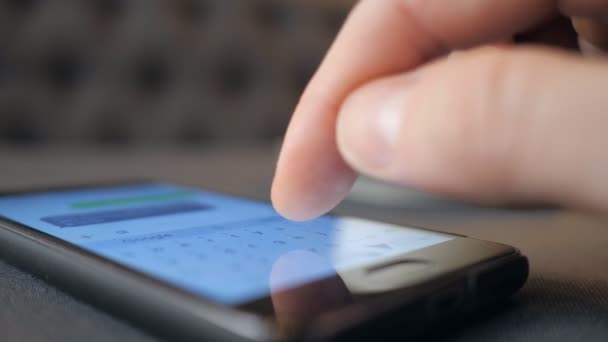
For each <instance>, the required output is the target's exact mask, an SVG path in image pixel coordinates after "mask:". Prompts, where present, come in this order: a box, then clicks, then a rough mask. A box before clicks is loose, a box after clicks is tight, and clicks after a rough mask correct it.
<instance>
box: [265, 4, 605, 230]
mask: <svg viewBox="0 0 608 342" xmlns="http://www.w3.org/2000/svg"><path fill="white" fill-rule="evenodd" d="M555 13H561V14H563V15H567V16H575V17H578V18H582V19H579V20H583V21H587V22H591V23H595V24H597V25H596V26H597V27H599V29H596V30H593V34H590V35H589V36H588V39H587V40H591V41H593V42H595V43H596V46H597V45H598V44H600V43H601V42H602V39H601V31H602V30H601V27H602V26H603V25H604V24H603V21H602V20H599V19H598V18H608V0H561V1H558V0H508V1H497V0H454V1H446V0H362V1H360V2H359V3H358V5H357V6H355V8H354V9H353V11H352V13H351V15H350V16H349V18H348V20H347V22H346V23H345V25H344V27H343V29H342V30H341V32H340V34H339V35H338V37H337V39H336V41H335V43H334V44H333V46H332V47H331V49H330V50H329V52H328V54H327V56H326V57H325V59H324V61H323V63H322V64H321V66H320V67H319V69H318V71H317V73H316V74H315V76H314V77H313V79H312V80H311V82H310V84H309V85H308V87H307V88H306V90H305V92H304V94H303V95H302V98H301V100H300V102H299V104H298V106H297V108H296V110H295V113H294V115H293V119H292V122H291V124H290V127H289V129H288V132H287V135H286V138H285V143H284V146H283V149H282V152H281V155H280V158H279V162H278V165H277V170H276V175H275V179H274V184H273V188H272V200H273V203H274V205H275V208H276V209H277V210H278V211H279V212H280V213H281V214H283V215H284V216H286V217H287V218H290V219H294V220H306V219H311V218H314V217H316V216H318V215H321V214H323V213H325V212H327V211H329V210H331V209H332V208H333V207H334V206H336V205H337V204H338V203H339V202H340V201H341V200H342V199H343V198H344V196H346V194H347V193H348V191H349V190H350V188H351V186H352V185H353V183H354V181H355V180H356V178H357V177H358V175H361V174H364V175H367V176H371V177H374V178H377V179H380V180H384V181H388V182H392V183H395V184H400V185H407V186H410V187H415V188H418V189H422V190H427V191H432V192H435V193H439V194H443V195H447V196H451V197H454V198H459V199H464V200H469V201H474V202H479V203H484V204H505V203H513V202H515V203H518V202H526V203H529V202H542V203H552V204H557V205H564V206H570V207H579V208H585V209H590V210H598V211H602V212H606V211H608V176H607V175H608V59H604V58H601V57H588V56H587V57H583V56H582V55H578V54H572V53H567V52H565V51H562V50H559V49H553V48H551V49H550V48H543V47H525V48H524V47H514V46H513V47H507V46H501V47H496V46H493V47H488V46H487V44H492V43H495V42H499V41H504V40H505V39H508V38H509V37H511V36H513V35H514V34H516V33H518V32H522V31H524V30H526V29H529V28H532V27H534V26H536V25H538V24H539V23H541V22H542V21H543V20H545V19H546V18H548V17H551V16H552V15H554V14H555ZM606 22H608V21H606ZM577 26H579V27H583V26H585V25H577ZM581 33H583V32H581ZM598 37H600V38H598ZM606 41H608V40H606ZM454 50H459V52H457V53H455V54H451V55H450V57H447V58H446V57H441V58H437V57H438V56H446V55H447V53H448V52H450V51H454Z"/></svg>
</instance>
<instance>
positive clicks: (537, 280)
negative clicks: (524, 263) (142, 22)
mask: <svg viewBox="0 0 608 342" xmlns="http://www.w3.org/2000/svg"><path fill="white" fill-rule="evenodd" d="M0 160H2V168H1V169H0V175H1V176H2V177H0V179H1V181H2V182H3V184H2V187H4V188H11V187H21V186H26V185H30V186H31V185H41V184H61V183H69V182H82V181H95V180H97V181H99V180H112V179H124V178H136V177H151V178H160V179H164V180H168V181H178V182H181V183H185V184H191V185H201V186H206V187H208V188H212V189H215V190H220V191H227V192H230V193H235V194H241V195H245V196H253V197H257V198H266V197H267V191H268V185H269V182H270V177H271V174H272V167H273V160H274V153H273V149H272V148H269V147H266V146H262V147H255V146H249V147H247V148H241V147H234V148H216V149H209V150H191V151H183V150H182V151H170V150H165V151H143V150H139V151H123V152H111V151H102V150H71V151H69V150H68V151H66V150H58V149H47V150H21V151H19V150H4V151H2V150H0ZM244 170H246V172H244ZM425 203H426V205H425V206H421V205H420V204H419V203H416V196H411V202H407V201H405V200H404V201H403V202H400V203H395V204H394V207H392V208H391V207H374V206H372V205H369V204H360V203H356V202H350V203H346V204H345V205H343V206H342V207H341V208H340V209H339V210H338V211H339V212H340V213H344V214H351V215H357V216H363V217H368V218H373V219H381V220H384V221H389V222H395V223H411V224H415V225H420V226H426V227H429V228H434V229H440V230H445V231H451V232H455V233H460V234H465V235H470V236H473V237H477V238H482V239H488V240H494V241H499V242H503V243H508V244H511V245H514V246H516V247H518V248H520V249H521V250H522V251H523V252H524V253H525V254H526V255H528V256H529V257H530V262H531V277H530V281H529V282H528V284H527V285H526V286H525V288H524V289H523V290H522V291H521V292H520V293H519V294H518V295H517V296H516V297H515V298H514V299H513V300H512V302H511V303H510V304H509V305H506V306H503V307H500V308H498V309H496V310H493V312H491V313H490V314H484V315H483V316H482V317H481V318H479V319H476V320H474V321H471V322H470V324H467V325H466V326H464V327H463V328H462V329H459V330H458V331H453V332H450V333H449V334H447V337H446V338H444V340H445V341H511V342H513V341H516V342H520V341H521V342H524V341H525V342H527V341H534V342H536V341H583V340H584V341H606V340H608V266H607V265H608V229H607V228H606V221H605V220H604V219H602V218H598V217H593V216H589V215H585V214H580V213H573V212H566V211H551V210H527V211H510V210H497V209H477V208H471V207H467V206H462V205H453V204H446V203H434V204H433V202H429V201H427V202H425ZM0 332H1V335H0V339H1V340H3V341H82V340H87V341H106V340H129V341H146V340H153V339H154V338H153V337H151V336H149V335H147V334H146V333H144V332H141V331H139V330H138V329H137V328H135V327H132V326H130V325H128V324H126V323H124V322H122V321H121V320H119V319H116V318H114V317H111V316H109V315H107V314H105V313H103V312H100V311H99V310H97V309H95V308H93V307H90V306H88V305H86V304H83V303H80V302H78V301H77V300H75V299H73V298H72V297H70V296H68V295H66V294H64V293H63V292H61V291H60V290H57V289H56V288H54V287H52V286H49V285H48V284H47V283H45V282H44V281H42V280H39V279H37V278H35V277H32V276H30V275H28V274H27V273H23V272H21V271H18V270H16V269H14V268H13V267H11V266H8V265H6V264H5V263H2V262H0Z"/></svg>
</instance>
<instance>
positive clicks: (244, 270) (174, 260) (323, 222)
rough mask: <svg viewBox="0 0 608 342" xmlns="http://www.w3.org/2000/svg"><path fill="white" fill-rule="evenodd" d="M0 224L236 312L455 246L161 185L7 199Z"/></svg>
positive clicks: (1, 200) (439, 237)
mask: <svg viewBox="0 0 608 342" xmlns="http://www.w3.org/2000/svg"><path fill="white" fill-rule="evenodd" d="M0 216H2V217H4V218H6V219H7V220H10V221H14V222H17V223H19V224H21V225H24V226H27V227H29V228H31V229H34V230H37V231H40V232H42V233H45V234H48V235H51V236H53V237H55V238H58V239H60V240H63V241H66V242H69V243H71V244H74V245H76V246H78V247H81V248H83V249H85V250H88V251H90V252H92V253H94V254H97V255H100V256H103V257H106V258H108V259H111V260H113V261H114V262H117V263H120V264H123V265H125V266H127V267H130V268H132V269H134V270H137V271H139V272H142V273H145V274H147V275H149V276H152V277H154V278H157V279H160V280H163V281H165V282H168V283H170V284H172V285H174V286H177V287H180V288H182V289H184V290H186V291H190V292H193V293H195V294H198V295H201V296H203V297H206V298H208V299H211V300H214V301H217V302H220V303H223V304H227V305H235V306H236V305H241V304H244V303H247V302H251V301H255V300H257V299H259V298H264V297H266V296H268V295H269V293H270V291H271V288H272V289H273V290H276V289H288V288H291V287H296V286H299V285H302V284H305V283H308V282H312V281H314V280H318V279H322V278H326V277H330V276H332V275H335V274H336V272H341V271H347V270H349V269H353V268H356V267H361V266H365V265H366V264H372V263H377V262H379V261H382V260H383V259H387V258H390V257H391V256H395V255H398V254H402V253H404V252H408V251H413V250H417V249H421V248H425V247H429V246H432V245H436V244H439V243H443V242H446V241H448V240H451V239H452V238H453V237H451V236H449V235H444V234H439V233H433V232H427V231H421V230H416V229H409V228H403V227H397V226H393V225H389V224H382V223H377V222H370V221H365V220H359V219H351V218H338V217H333V216H325V217H321V218H319V219H316V220H312V221H308V222H291V221H288V220H286V219H284V218H282V217H280V216H279V215H278V214H277V213H276V212H275V211H274V209H273V208H272V207H271V206H270V205H269V204H266V203H262V202H256V201H251V200H246V199H241V198H236V197H231V196H226V195H221V194H217V193H212V192H207V191H203V190H199V189H194V188H188V187H182V186H176V185H171V184H163V183H141V184H133V185H117V186H111V187H90V188H82V189H76V190H73V189H70V190H62V191H49V192H39V193H30V194H17V195H5V196H1V197H0ZM299 255H301V256H305V257H304V259H302V260H299V261H297V262H296V264H297V265H296V266H294V267H284V264H285V263H284V261H285V260H286V256H299ZM310 255H313V256H314V258H313V259H315V260H322V262H309V261H308V260H312V259H311V258H309V256H310ZM287 259H289V258H288V257H287ZM281 264H282V265H283V266H280V267H279V266H278V265H281ZM278 268H280V269H282V270H283V271H281V272H277V269H278Z"/></svg>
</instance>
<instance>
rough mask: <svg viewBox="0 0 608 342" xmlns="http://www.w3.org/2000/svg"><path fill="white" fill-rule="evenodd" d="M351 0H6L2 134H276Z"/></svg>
mask: <svg viewBox="0 0 608 342" xmlns="http://www.w3.org/2000/svg"><path fill="white" fill-rule="evenodd" d="M352 2H353V1H352V0H333V1H327V0H0V142H4V143H6V142H9V143H58V142H59V143H62V142H63V143H65V142H68V143H118V144H127V143H128V144H132V143H134V144H138V143H139V144H141V143H200V142H208V141H212V140H214V141H215V140H231V141H233V140H251V139H269V138H273V137H276V136H279V135H280V134H281V133H282V132H283V130H284V127H285V125H286V123H287V121H288V119H289V115H290V111H291V109H292V107H293V106H294V104H295V101H296V100H297V97H298V95H299V93H300V92H301V90H302V88H303V86H304V85H305V83H306V81H307V80H308V79H309V77H310V76H311V74H312V72H313V71H314V69H315V68H316V66H317V65H318V63H319V61H320V59H321V57H322V55H323V54H324V52H325V50H326V49H327V47H328V46H329V44H330V43H331V41H332V39H333V37H334V36H335V34H336V32H337V30H338V29H339V27H340V25H341V23H342V21H343V19H344V17H345V16H346V14H347V12H348V9H349V7H350V5H351V4H352Z"/></svg>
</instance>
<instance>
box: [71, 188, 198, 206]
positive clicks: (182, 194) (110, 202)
mask: <svg viewBox="0 0 608 342" xmlns="http://www.w3.org/2000/svg"><path fill="white" fill-rule="evenodd" d="M195 194H196V193H195V192H194V191H178V192H169V193H163V194H155V195H146V196H136V197H123V198H112V199H106V200H99V201H90V202H78V203H73V204H72V205H71V207H72V208H74V209H93V208H103V207H112V206H116V205H127V204H137V203H147V202H162V201H169V200H175V199H181V198H186V197H192V196H194V195H195Z"/></svg>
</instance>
